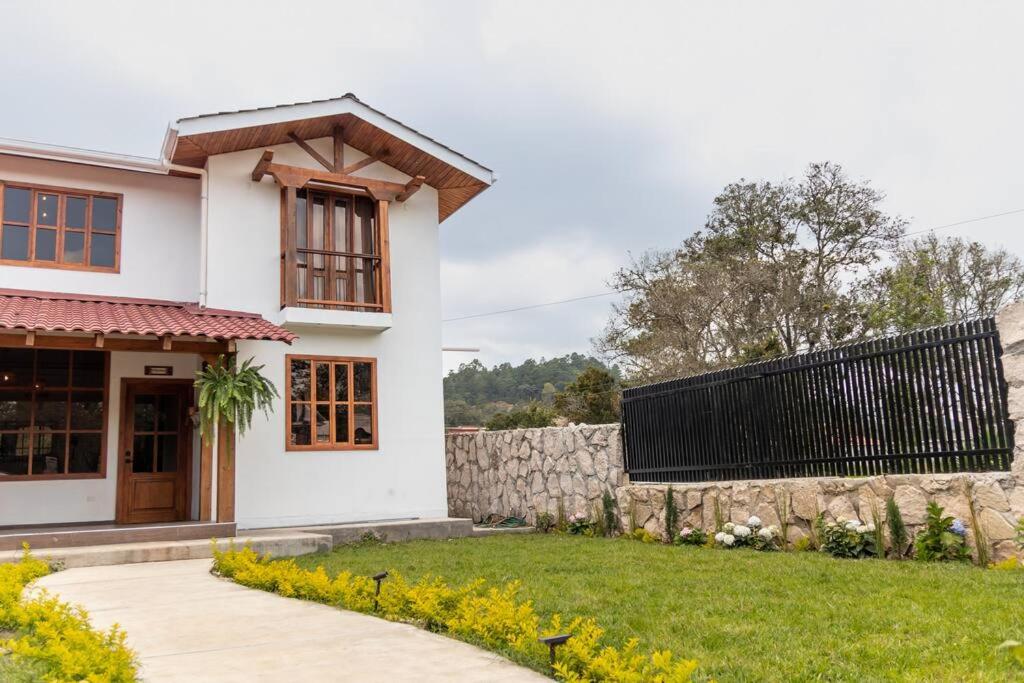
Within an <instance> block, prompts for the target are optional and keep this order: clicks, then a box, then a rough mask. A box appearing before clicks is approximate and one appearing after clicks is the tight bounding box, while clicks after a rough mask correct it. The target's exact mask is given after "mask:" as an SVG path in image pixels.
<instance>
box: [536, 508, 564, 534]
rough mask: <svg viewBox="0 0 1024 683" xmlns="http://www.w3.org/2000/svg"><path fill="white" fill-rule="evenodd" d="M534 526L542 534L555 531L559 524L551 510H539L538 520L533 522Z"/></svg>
mask: <svg viewBox="0 0 1024 683" xmlns="http://www.w3.org/2000/svg"><path fill="white" fill-rule="evenodd" d="M533 526H534V528H535V529H536V530H537V531H539V532H540V533H542V534H546V533H548V532H551V531H554V530H555V529H556V528H557V526H558V524H557V522H556V521H555V516H554V515H553V514H551V513H550V512H539V513H537V521H535V522H534V523H533Z"/></svg>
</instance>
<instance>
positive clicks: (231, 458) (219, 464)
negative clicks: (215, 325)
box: [199, 354, 235, 522]
mask: <svg viewBox="0 0 1024 683" xmlns="http://www.w3.org/2000/svg"><path fill="white" fill-rule="evenodd" d="M232 355H233V354H224V356H225V359H228V360H230V357H231V356H232ZM217 359H218V356H217V355H214V354H204V355H203V360H204V361H205V362H206V363H210V364H212V363H215V362H217ZM215 438H216V441H217V450H216V453H217V456H216V468H217V481H216V496H214V495H213V494H214V490H215V488H214V481H213V479H214V477H213V471H214V444H213V439H210V440H207V439H201V440H200V442H201V444H202V446H201V450H200V459H199V519H200V520H201V521H204V522H209V521H216V522H234V521H235V430H234V427H233V426H231V425H230V424H229V423H228V422H227V420H224V419H221V420H220V423H219V424H217V425H216V437H215ZM214 500H216V511H215V510H214Z"/></svg>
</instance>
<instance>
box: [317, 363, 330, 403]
mask: <svg viewBox="0 0 1024 683" xmlns="http://www.w3.org/2000/svg"><path fill="white" fill-rule="evenodd" d="M316 400H317V401H329V400H331V366H330V364H329V363H317V364H316Z"/></svg>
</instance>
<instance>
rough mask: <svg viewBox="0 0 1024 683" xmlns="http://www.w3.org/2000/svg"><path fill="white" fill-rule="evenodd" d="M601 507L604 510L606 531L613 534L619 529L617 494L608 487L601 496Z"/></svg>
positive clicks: (607, 533)
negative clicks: (613, 493) (614, 494)
mask: <svg viewBox="0 0 1024 683" xmlns="http://www.w3.org/2000/svg"><path fill="white" fill-rule="evenodd" d="M601 508H602V510H603V512H604V532H605V534H606V535H608V536H613V535H614V534H615V533H616V532H618V530H619V516H618V514H616V510H615V508H616V505H615V496H613V495H612V492H611V491H609V490H608V489H605V490H604V494H603V495H602V496H601Z"/></svg>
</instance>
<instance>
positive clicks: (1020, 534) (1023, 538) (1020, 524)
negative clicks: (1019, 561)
mask: <svg viewBox="0 0 1024 683" xmlns="http://www.w3.org/2000/svg"><path fill="white" fill-rule="evenodd" d="M1017 547H1018V548H1020V549H1021V550H1024V517H1021V518H1020V519H1018V520H1017Z"/></svg>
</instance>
